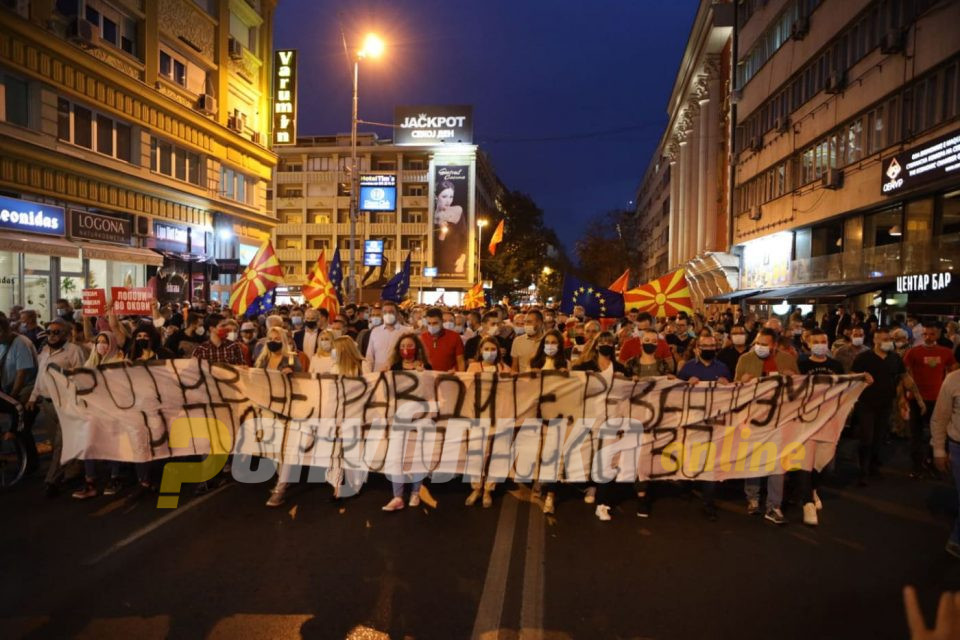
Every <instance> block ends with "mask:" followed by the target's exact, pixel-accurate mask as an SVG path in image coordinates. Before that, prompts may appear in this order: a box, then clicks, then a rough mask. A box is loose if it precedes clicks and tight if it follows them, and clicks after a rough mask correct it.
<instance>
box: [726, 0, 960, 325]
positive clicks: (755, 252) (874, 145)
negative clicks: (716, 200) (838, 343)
mask: <svg viewBox="0 0 960 640" xmlns="http://www.w3.org/2000/svg"><path fill="white" fill-rule="evenodd" d="M738 17H739V20H738V34H737V38H738V49H739V56H738V61H737V66H736V86H737V90H736V92H735V97H736V102H737V120H736V131H735V137H734V154H735V191H734V199H733V200H734V218H733V228H732V242H733V244H735V245H736V246H737V250H738V252H739V253H741V255H742V264H743V269H742V272H741V282H740V287H741V289H742V291H743V293H744V294H750V295H749V297H745V298H744V299H745V300H746V301H748V302H755V303H767V304H773V303H782V302H789V303H806V304H815V303H825V302H831V301H840V300H843V299H846V298H848V297H850V296H854V297H855V299H854V300H855V303H856V306H858V307H860V308H863V307H865V306H866V305H867V304H871V303H878V304H879V305H880V306H886V307H899V308H903V307H907V308H910V306H912V305H927V306H921V307H920V308H918V309H917V310H919V311H923V310H929V311H931V312H934V311H936V312H954V313H955V312H956V311H957V309H958V307H957V303H958V302H960V287H957V286H956V284H957V283H956V282H955V280H956V279H953V280H954V283H953V284H952V285H951V286H950V287H948V288H941V290H940V294H941V295H939V296H935V295H934V296H929V295H927V294H930V293H931V292H930V291H918V292H914V291H905V290H904V286H903V284H902V283H903V279H902V277H903V276H911V275H919V276H923V275H931V274H933V275H936V274H943V273H949V272H951V271H954V272H955V271H956V269H957V268H958V261H960V37H958V35H960V32H958V27H957V25H960V2H958V1H956V0H946V1H939V2H935V1H933V0H844V1H843V2H839V1H837V0H771V1H769V2H758V1H756V0H750V1H742V2H740V5H739V16H738ZM912 281H914V282H915V281H916V280H912ZM920 281H926V282H931V281H932V282H937V279H936V278H932V279H931V278H927V279H926V280H923V279H922V278H921V280H920ZM947 281H948V282H950V278H947ZM940 282H943V280H942V279H941V280H940ZM764 290H766V291H764ZM771 290H772V291H771ZM856 296H862V298H856ZM931 303H932V304H933V306H929V305H931Z"/></svg>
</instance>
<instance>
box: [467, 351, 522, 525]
mask: <svg viewBox="0 0 960 640" xmlns="http://www.w3.org/2000/svg"><path fill="white" fill-rule="evenodd" d="M512 372H513V370H512V369H511V368H510V365H508V364H507V363H505V362H504V361H503V356H502V355H501V354H500V341H499V340H497V338H496V336H489V335H488V336H484V338H483V339H482V340H481V341H480V345H479V346H478V347H477V357H476V359H475V360H474V361H473V362H471V363H470V364H469V365H468V366H467V373H499V374H500V375H508V374H510V373H512ZM483 467H484V469H483V471H484V473H483V477H484V481H482V482H481V481H480V480H472V481H471V482H470V488H471V489H472V491H471V492H470V495H469V496H467V500H466V502H465V503H464V504H466V505H467V506H468V507H472V506H473V505H475V504H476V503H477V500H479V499H480V497H481V495H482V496H483V508H484V509H488V508H490V507H492V506H493V495H492V494H493V490H494V489H495V488H496V487H497V483H496V482H491V481H489V480H485V478H486V471H487V461H486V460H484V464H483Z"/></svg>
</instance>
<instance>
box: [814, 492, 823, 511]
mask: <svg viewBox="0 0 960 640" xmlns="http://www.w3.org/2000/svg"><path fill="white" fill-rule="evenodd" d="M813 504H814V505H816V507H817V511H823V503H822V502H820V496H819V495H817V490H816V489H814V490H813Z"/></svg>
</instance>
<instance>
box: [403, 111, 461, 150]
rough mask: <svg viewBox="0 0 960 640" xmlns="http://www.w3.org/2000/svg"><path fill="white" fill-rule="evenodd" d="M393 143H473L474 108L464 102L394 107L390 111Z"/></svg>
mask: <svg viewBox="0 0 960 640" xmlns="http://www.w3.org/2000/svg"><path fill="white" fill-rule="evenodd" d="M393 135H394V137H395V138H396V141H395V142H396V144H432V143H435V142H464V143H471V142H473V107H472V106H470V105H467V104H457V105H443V106H419V107H397V108H396V109H394V112H393Z"/></svg>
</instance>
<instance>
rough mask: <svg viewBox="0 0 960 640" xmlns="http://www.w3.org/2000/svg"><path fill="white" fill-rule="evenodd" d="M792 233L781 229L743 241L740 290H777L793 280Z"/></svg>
mask: <svg viewBox="0 0 960 640" xmlns="http://www.w3.org/2000/svg"><path fill="white" fill-rule="evenodd" d="M792 255H793V232H791V231H781V232H780V233H773V234H770V235H768V236H764V237H762V238H757V239H756V240H750V241H748V242H745V243H743V267H742V270H741V271H740V288H741V289H775V288H777V287H785V286H787V285H788V284H789V283H790V258H791V256H792Z"/></svg>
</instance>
